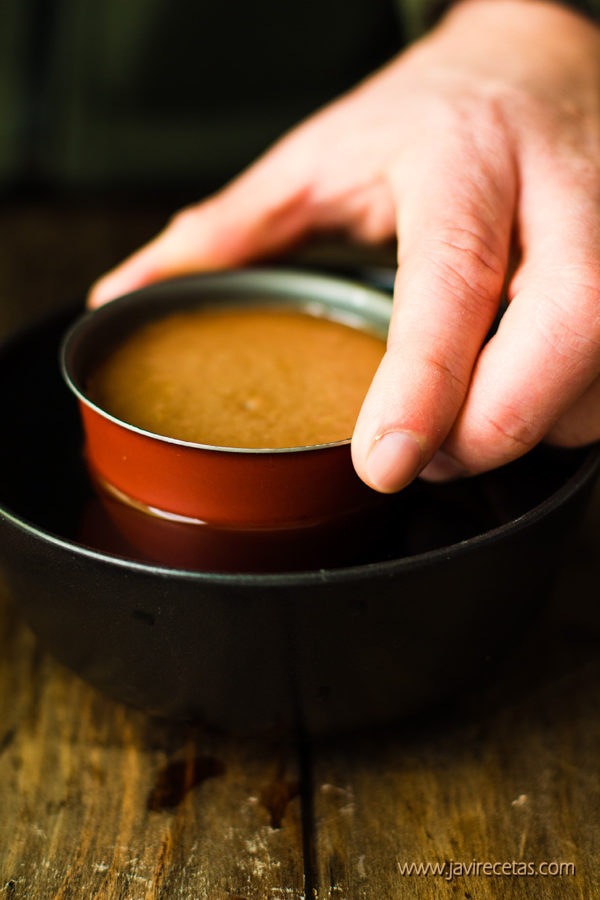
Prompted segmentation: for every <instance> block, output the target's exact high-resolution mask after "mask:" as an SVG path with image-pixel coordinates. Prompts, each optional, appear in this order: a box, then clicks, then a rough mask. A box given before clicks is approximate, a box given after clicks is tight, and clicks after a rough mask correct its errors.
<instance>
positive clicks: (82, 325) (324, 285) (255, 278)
mask: <svg viewBox="0 0 600 900" xmlns="http://www.w3.org/2000/svg"><path fill="white" fill-rule="evenodd" d="M292 281H293V282H294V283H296V284H302V283H304V284H306V285H311V286H312V287H313V289H315V292H316V290H319V289H320V291H321V292H322V293H323V299H321V298H320V297H318V296H315V297H313V298H312V299H311V298H310V297H309V298H308V299H304V300H303V299H302V297H301V296H298V298H297V299H298V301H299V302H297V303H294V304H292V305H294V307H295V308H298V309H305V310H307V311H310V309H311V308H313V309H314V308H315V306H316V305H319V306H321V307H322V308H323V309H332V307H330V306H328V305H327V301H326V299H324V298H325V295H326V294H327V292H328V290H329V291H331V290H334V291H335V288H338V289H343V290H345V291H348V292H349V296H350V297H353V299H354V303H356V304H357V307H358V305H359V304H361V300H362V306H363V307H364V306H366V304H367V303H369V304H371V305H372V306H378V307H379V312H380V314H381V315H385V316H386V318H387V320H388V324H389V319H390V318H391V312H392V302H391V297H390V295H389V294H388V293H386V292H385V291H383V290H380V289H379V288H375V287H371V286H369V285H365V284H362V283H360V282H359V281H354V280H352V279H349V278H343V277H339V276H337V275H329V274H323V273H321V272H312V271H310V270H303V269H293V268H287V267H286V268H283V267H281V268H276V267H273V268H264V267H263V268H257V267H253V268H248V269H243V268H236V269H225V270H217V271H209V272H201V273H198V274H194V275H187V276H184V277H183V278H171V279H167V280H164V281H160V282H156V283H154V284H151V285H146V286H145V287H142V288H139V289H138V290H135V291H130V292H129V293H127V294H123V295H121V296H119V297H115V298H114V299H113V300H110V301H109V302H108V303H105V304H103V305H102V306H100V307H97V308H96V309H91V310H87V311H86V312H84V313H83V314H82V315H81V316H79V317H78V318H77V319H76V320H75V321H74V322H73V323H72V324H71V326H70V327H69V329H68V330H67V331H66V333H65V335H64V337H63V339H62V341H61V345H60V350H59V364H60V370H61V374H62V376H63V379H64V380H65V382H66V384H67V386H68V388H69V389H70V390H71V391H72V393H73V394H74V395H75V396H76V397H77V399H78V400H79V402H80V403H82V404H84V405H85V406H87V407H88V408H89V409H91V410H92V411H93V412H94V413H96V414H97V415H99V416H100V417H101V418H103V419H105V420H107V421H109V422H112V423H113V424H114V425H117V426H118V427H120V428H123V429H125V430H126V431H129V432H132V433H134V434H138V435H140V436H141V437H145V438H149V439H151V440H153V441H159V442H161V443H164V444H169V445H172V446H177V447H183V448H186V449H189V450H202V451H206V452H214V453H236V454H238V455H243V456H247V455H251V456H257V455H269V456H271V455H281V454H284V455H287V454H289V453H307V452H315V451H319V450H330V449H333V448H335V447H347V446H349V445H350V444H351V443H352V438H351V437H348V438H343V439H342V440H339V441H329V442H326V443H323V444H307V445H300V446H294V447H229V446H220V445H217V444H204V443H201V442H198V441H186V440H182V439H180V438H174V437H170V436H168V435H164V434H159V433H157V432H154V431H148V430H147V429H145V428H140V427H139V426H137V425H133V424H131V423H130V422H126V421H124V420H123V419H120V418H118V417H117V416H114V415H112V414H111V413H109V412H107V411H106V410H105V409H103V408H102V407H101V406H99V405H98V404H96V403H94V401H93V400H90V398H89V397H88V396H86V393H85V389H84V387H83V385H82V384H81V381H82V379H80V378H78V377H77V375H76V374H75V373H73V371H72V369H73V360H72V356H73V354H74V353H75V352H76V350H77V345H78V343H79V342H80V341H82V340H85V339H86V338H87V337H89V333H90V331H93V329H94V327H95V326H97V324H98V323H100V322H102V320H103V319H104V318H108V317H110V316H112V315H113V314H114V310H115V309H116V308H117V306H118V307H119V309H120V310H121V311H122V312H124V311H126V310H127V309H129V308H131V307H135V306H138V305H143V304H144V301H145V300H147V299H151V298H152V297H154V298H156V296H157V295H160V294H161V293H163V292H164V291H165V290H167V291H168V290H169V287H170V286H171V287H179V289H180V290H181V289H185V288H189V287H192V288H193V287H194V286H200V285H201V286H203V287H204V288H207V289H210V285H211V284H212V285H216V286H217V288H218V287H227V286H230V287H231V288H240V289H241V290H244V288H245V289H247V290H248V289H250V290H252V289H256V287H257V286H259V285H262V286H266V287H267V290H268V291H272V292H273V296H275V295H276V292H277V290H279V291H281V292H282V294H281V296H282V297H283V298H285V299H287V300H288V301H289V300H293V299H295V298H294V294H292V293H288V294H286V293H285V287H284V286H283V287H282V285H285V283H286V282H292ZM278 286H279V287H278ZM113 304H115V305H113ZM386 307H387V309H386ZM174 311H176V308H174ZM352 317H353V316H352V313H350V312H349V314H348V316H347V317H344V316H342V315H340V316H325V318H328V319H330V320H331V321H336V322H341V323H343V324H349V319H350V318H352ZM359 317H360V312H359V311H358V310H357V311H356V312H355V313H354V318H355V319H358V318H359Z"/></svg>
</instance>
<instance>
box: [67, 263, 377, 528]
mask: <svg viewBox="0 0 600 900" xmlns="http://www.w3.org/2000/svg"><path fill="white" fill-rule="evenodd" d="M226 304H227V305H230V306H231V305H232V306H234V307H235V308H239V307H247V306H257V305H259V306H260V307H261V308H264V307H265V306H274V307H276V308H282V307H283V308H290V307H291V308H294V309H299V310H302V311H304V312H307V313H309V314H311V315H315V316H322V317H329V318H336V319H339V320H342V321H346V322H348V323H349V324H352V325H353V326H355V327H359V328H364V329H366V330H368V331H370V332H372V333H376V334H378V335H380V336H381V337H383V338H385V337H386V336H387V329H388V324H389V319H390V314H391V301H390V298H389V296H388V295H387V294H385V293H382V292H380V291H376V290H375V289H373V288H368V287H365V286H362V285H358V284H356V283H355V282H351V281H347V280H344V279H341V278H334V277H331V276H325V275H318V274H310V273H307V272H299V271H291V270H283V269H275V270H264V269H248V270H241V271H228V272H218V273H211V274H206V275H197V276H193V277H190V278H185V279H180V280H177V281H171V282H163V283H161V284H156V285H152V286H151V287H148V288H144V289H142V290H139V291H136V292H135V293H132V294H129V295H128V296H126V297H122V298H119V299H117V300H114V301H112V302H111V303H109V304H107V305H105V306H103V307H101V308H100V309H97V310H94V311H93V312H89V313H87V315H85V316H83V317H82V318H81V319H80V320H78V321H77V322H76V323H75V325H74V326H73V327H72V328H71V330H70V331H69V333H68V335H67V337H66V338H65V342H64V345H63V350H62V368H63V374H64V376H65V379H66V381H67V384H68V385H69V387H70V388H71V390H72V391H73V392H74V393H75V394H76V396H77V398H78V400H79V405H80V411H81V415H82V419H83V424H84V429H85V432H86V437H87V454H86V455H87V460H88V465H89V466H90V469H91V471H92V472H93V473H94V475H95V477H96V479H97V480H98V481H99V482H101V483H103V484H104V485H105V486H107V487H109V488H112V489H113V490H114V493H115V494H116V495H118V496H119V497H120V498H122V499H125V500H129V501H130V502H131V503H132V504H133V505H136V506H138V507H145V508H147V509H149V510H152V511H154V513H155V514H158V515H164V516H171V517H173V516H177V517H178V518H179V519H181V518H184V519H187V520H190V521H196V522H204V523H208V524H210V525H212V526H215V527H220V528H234V529H242V528H279V527H285V528H289V527H301V526H303V525H307V524H311V523H314V522H319V521H323V520H326V519H330V518H331V517H336V516H340V515H345V514H347V513H350V512H352V511H354V510H357V509H359V508H362V507H364V506H365V505H369V504H370V503H373V502H374V492H373V491H371V490H370V489H369V488H367V487H366V486H365V485H364V484H363V483H362V482H361V481H360V479H359V478H358V477H357V475H356V474H355V472H354V469H353V466H352V460H351V456H350V437H351V435H348V436H347V437H346V439H344V440H341V441H338V442H336V443H329V444H321V445H319V446H316V447H290V448H286V449H277V450H270V449H241V448H239V447H233V448H231V447H213V446H210V445H206V444H196V443H191V442H188V441H181V440H175V439H174V438H169V437H164V436H162V435H157V434H152V433H150V432H148V431H144V430H142V429H140V428H137V427H135V426H133V425H130V424H127V423H126V422H123V421H120V420H119V419H116V418H115V417H114V416H112V415H109V414H108V413H107V412H106V411H105V410H103V409H101V408H100V407H98V406H97V405H96V404H95V403H93V402H92V401H91V400H90V397H89V396H88V394H87V392H86V384H87V381H88V378H89V375H90V373H92V372H93V371H94V370H95V368H96V367H97V365H98V363H99V361H100V360H101V359H103V358H104V357H106V356H107V355H108V354H109V352H110V350H111V349H112V348H113V347H114V346H115V344H117V343H119V342H120V341H122V340H123V337H124V336H125V335H127V334H129V333H131V332H132V331H135V330H136V329H137V328H139V326H140V325H142V324H145V323H147V322H148V321H151V320H154V319H157V318H159V317H161V316H164V315H166V314H167V313H170V312H174V311H180V310H183V309H186V310H187V309H199V308H202V307H206V306H215V305H219V306H220V307H223V306H224V305H226Z"/></svg>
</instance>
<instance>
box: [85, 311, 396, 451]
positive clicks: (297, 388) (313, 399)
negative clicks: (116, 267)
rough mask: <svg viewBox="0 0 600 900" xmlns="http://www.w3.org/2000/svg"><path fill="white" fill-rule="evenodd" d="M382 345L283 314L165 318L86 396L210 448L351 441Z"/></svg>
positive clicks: (121, 351) (127, 346) (320, 321)
mask: <svg viewBox="0 0 600 900" xmlns="http://www.w3.org/2000/svg"><path fill="white" fill-rule="evenodd" d="M384 352H385V342H384V341H383V340H381V339H380V338H378V337H375V336H373V335H370V334H367V333H365V332H363V331H360V330H358V329H356V328H352V327H350V326H348V325H345V324H342V323H340V322H336V321H331V320H329V319H326V318H321V317H318V316H313V315H309V314H307V313H303V312H297V311H294V310H289V309H268V308H264V309H260V308H253V309H247V308H226V309H222V310H219V309H215V308H212V309H206V310H193V311H186V312H179V313H173V314H172V315H168V316H166V317H164V318H162V319H160V320H158V321H154V322H150V323H148V324H147V325H145V326H143V327H142V328H140V329H139V331H137V332H135V333H134V334H133V335H131V336H130V337H128V338H127V339H126V340H125V341H124V343H123V344H121V346H119V347H118V348H117V349H116V350H115V351H114V353H112V354H111V356H110V357H109V358H108V359H107V360H106V361H105V362H104V363H103V365H102V366H101V367H100V368H99V369H98V371H97V372H95V373H94V374H93V375H92V377H91V378H90V381H89V384H88V394H89V396H90V399H91V400H93V401H94V402H95V403H96V404H97V405H98V406H100V407H101V408H102V409H104V410H106V411H107V412H109V413H111V415H113V416H115V417H116V418H118V419H121V420H123V421H125V422H128V423H129V424H131V425H135V426H137V427H138V428H143V429H144V430H146V431H150V432H153V433H155V434H162V435H166V436H168V437H173V438H177V439H179V440H185V441H192V442H194V443H200V444H211V445H214V446H218V447H250V448H267V447H273V448H278V447H302V446H311V445H315V444H326V443H330V442H335V441H340V440H345V439H347V438H349V437H351V436H352V431H353V429H354V423H355V421H356V417H357V415H358V412H359V410H360V407H361V404H362V401H363V399H364V396H365V394H366V392H367V390H368V387H369V384H370V382H371V379H372V378H373V375H374V374H375V371H376V369H377V366H378V365H379V362H380V360H381V357H382V356H383V353H384Z"/></svg>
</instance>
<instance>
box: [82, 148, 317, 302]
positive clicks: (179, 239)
mask: <svg viewBox="0 0 600 900" xmlns="http://www.w3.org/2000/svg"><path fill="white" fill-rule="evenodd" d="M294 163H295V154H294V152H289V151H288V148H287V144H286V142H285V141H283V142H282V143H281V146H278V147H276V148H274V149H273V150H272V151H270V153H269V154H267V156H265V157H264V158H263V159H262V160H259V162H257V163H256V164H255V165H254V166H252V167H251V168H250V169H249V170H248V171H247V172H245V173H244V174H242V175H241V176H240V177H239V178H237V179H236V180H235V181H234V182H232V183H231V184H230V185H229V186H228V187H226V188H225V189H224V190H223V191H221V192H220V193H218V194H216V195H214V196H213V197H212V198H210V199H208V200H206V201H204V202H203V203H200V204H198V205H197V206H193V207H189V208H188V209H185V210H183V211H182V212H180V213H178V214H177V215H176V216H175V217H174V218H173V219H172V220H171V222H170V223H169V224H168V225H167V227H166V228H165V229H164V231H162V232H161V233H160V234H159V235H158V236H157V237H156V238H154V240H152V241H151V242H150V243H148V244H146V245H145V246H144V247H142V248H141V249H140V250H138V251H137V252H136V253H134V254H133V255H132V256H130V257H129V258H128V259H126V260H125V261H124V262H123V263H121V264H120V265H119V266H117V268H115V269H113V270H112V271H111V272H109V273H108V274H107V275H105V276H104V277H103V278H101V279H100V280H99V281H97V282H96V284H95V285H94V286H93V287H92V289H91V291H90V294H89V297H88V305H90V306H92V307H95V306H100V305H102V303H105V302H106V301H107V300H111V299H112V298H113V297H116V296H118V295H120V294H124V293H127V292H128V291H132V290H135V289H136V288H139V287H142V286H144V285H146V284H149V283H151V282H153V281H159V280H162V279H165V278H172V277H176V276H179V275H186V274H189V273H191V272H198V271H202V270H203V269H219V268H224V267H226V266H233V265H239V264H241V263H243V262H246V261H247V260H249V259H251V258H256V257H259V256H261V255H265V254H268V253H275V252H277V251H279V250H282V249H283V248H284V247H286V246H288V245H289V244H291V243H293V242H294V241H296V240H298V239H299V238H300V237H301V236H302V235H303V234H304V233H305V231H306V230H307V229H308V227H309V224H310V217H309V204H308V202H307V193H308V187H307V186H306V183H305V182H303V181H301V180H300V179H299V175H298V172H299V171H300V167H297V166H295V165H294Z"/></svg>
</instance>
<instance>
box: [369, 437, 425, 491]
mask: <svg viewBox="0 0 600 900" xmlns="http://www.w3.org/2000/svg"><path fill="white" fill-rule="evenodd" d="M422 464H423V447H422V444H421V442H420V440H419V439H418V437H417V436H416V435H415V434H412V433H411V432H410V431H386V432H385V433H384V434H381V435H378V436H377V437H376V438H375V441H374V442H373V446H372V447H371V451H370V453H369V456H368V457H367V465H366V474H367V478H368V480H369V482H370V484H371V485H372V486H373V487H374V488H375V489H376V490H377V491H381V493H383V494H393V493H394V492H395V491H399V490H400V488H403V487H405V486H406V485H407V484H409V483H410V482H411V481H412V480H413V478H416V476H417V475H418V473H419V469H420V467H421V465H422Z"/></svg>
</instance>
